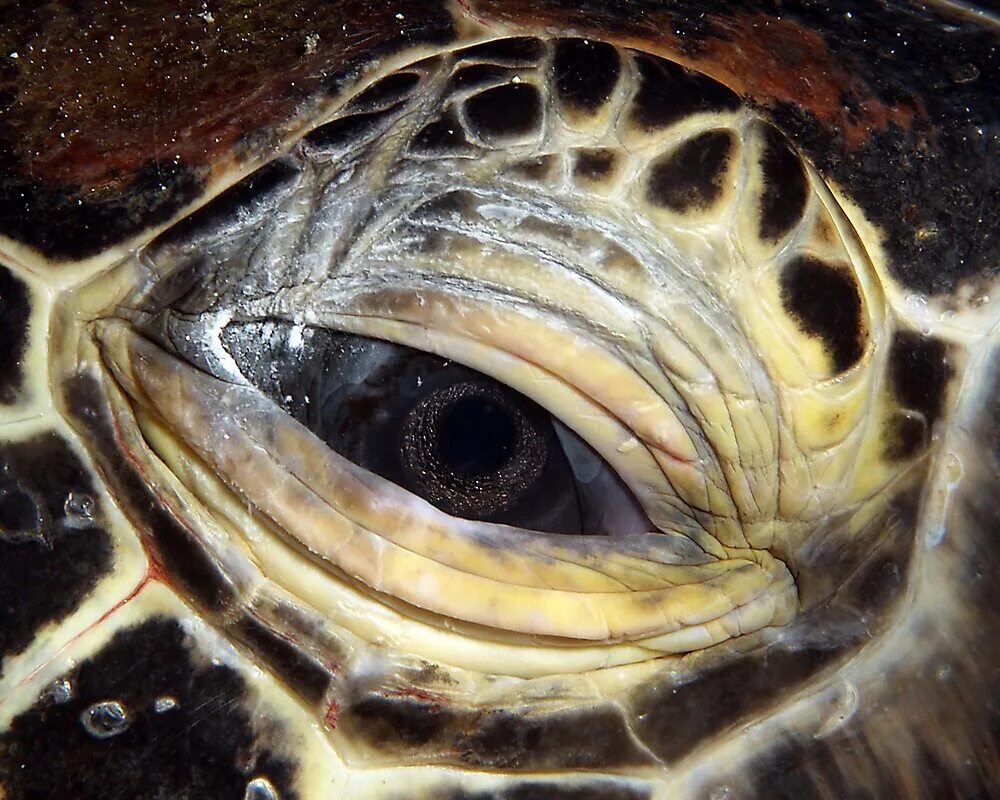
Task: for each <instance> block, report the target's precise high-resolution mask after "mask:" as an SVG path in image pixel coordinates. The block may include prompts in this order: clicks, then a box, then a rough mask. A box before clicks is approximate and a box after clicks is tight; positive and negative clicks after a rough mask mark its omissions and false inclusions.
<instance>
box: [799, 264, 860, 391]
mask: <svg viewBox="0 0 1000 800" xmlns="http://www.w3.org/2000/svg"><path fill="white" fill-rule="evenodd" d="M781 302H782V304H783V305H784V307H785V310H786V311H787V312H788V313H789V314H791V315H792V316H793V317H794V318H795V319H796V320H797V322H798V323H799V325H800V326H801V328H802V330H803V331H805V332H806V333H808V334H809V335H810V336H815V337H817V338H819V339H820V340H821V341H822V342H823V344H824V346H825V347H826V350H827V352H828V353H829V354H830V360H831V361H832V362H833V369H834V371H835V372H844V371H845V370H848V369H850V368H851V367H853V366H854V365H855V364H857V363H858V361H859V360H860V358H861V356H862V355H864V352H865V333H866V331H865V325H864V320H863V319H862V315H861V312H862V304H861V292H860V290H859V289H858V284H857V281H856V280H855V278H854V275H853V274H851V272H850V270H849V269H848V268H847V267H841V266H834V265H832V264H827V263H826V262H824V261H821V260H820V259H818V258H814V257H812V256H799V257H796V258H794V259H793V260H792V261H790V262H789V263H788V264H786V265H785V266H784V268H783V270H782V273H781Z"/></svg>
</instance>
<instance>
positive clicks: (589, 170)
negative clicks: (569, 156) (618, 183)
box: [573, 147, 617, 181]
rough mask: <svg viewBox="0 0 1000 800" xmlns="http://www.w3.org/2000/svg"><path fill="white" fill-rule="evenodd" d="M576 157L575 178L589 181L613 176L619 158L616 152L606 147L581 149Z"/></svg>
mask: <svg viewBox="0 0 1000 800" xmlns="http://www.w3.org/2000/svg"><path fill="white" fill-rule="evenodd" d="M574 156H575V157H574V159H573V177H574V178H576V179H577V180H580V179H583V180H589V181H597V180H601V179H602V178H607V177H608V176H609V175H611V173H612V172H613V171H614V168H615V161H616V158H617V156H616V154H615V151H614V150H609V149H607V148H604V147H587V148H580V149H579V150H577V151H576V152H575V153H574Z"/></svg>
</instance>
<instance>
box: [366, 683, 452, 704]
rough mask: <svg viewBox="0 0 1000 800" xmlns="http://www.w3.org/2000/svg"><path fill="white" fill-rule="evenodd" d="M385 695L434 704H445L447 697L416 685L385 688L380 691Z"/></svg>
mask: <svg viewBox="0 0 1000 800" xmlns="http://www.w3.org/2000/svg"><path fill="white" fill-rule="evenodd" d="M381 694H382V695H383V696H385V697H406V698H409V699H411V700H424V701H425V702H428V703H433V704H434V705H443V704H447V702H448V699H447V698H446V697H445V696H444V695H443V694H438V693H437V692H428V691H427V690H426V689H418V688H417V687H416V686H406V687H403V688H400V689H385V690H383V691H382V693H381Z"/></svg>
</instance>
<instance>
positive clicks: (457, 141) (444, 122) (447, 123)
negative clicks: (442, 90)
mask: <svg viewBox="0 0 1000 800" xmlns="http://www.w3.org/2000/svg"><path fill="white" fill-rule="evenodd" d="M410 150H411V151H412V152H414V153H416V154H418V155H428V156H463V155H469V154H471V153H474V152H475V148H474V147H473V146H472V143H471V142H469V139H468V137H467V136H466V135H465V128H464V127H463V126H462V123H461V122H460V121H459V119H458V116H457V115H456V114H455V110H454V109H453V108H450V107H449V108H448V110H447V111H445V112H444V113H443V114H442V115H441V117H440V119H436V120H434V121H433V122H428V123H427V124H426V125H424V127H423V128H421V129H420V130H419V131H417V134H416V136H414V137H413V141H412V142H411V143H410Z"/></svg>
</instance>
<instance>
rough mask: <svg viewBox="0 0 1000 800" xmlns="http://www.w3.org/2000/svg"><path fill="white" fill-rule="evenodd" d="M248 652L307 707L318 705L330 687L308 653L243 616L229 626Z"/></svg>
mask: <svg viewBox="0 0 1000 800" xmlns="http://www.w3.org/2000/svg"><path fill="white" fill-rule="evenodd" d="M229 629H230V631H231V632H232V634H233V635H234V636H235V637H236V638H237V639H239V640H240V641H242V642H243V643H244V644H246V646H247V648H248V649H249V650H250V652H251V653H252V654H253V655H254V656H256V657H257V658H259V659H261V660H263V661H264V662H266V664H267V665H268V666H269V667H270V668H271V671H272V672H273V673H274V674H275V675H276V676H277V677H278V678H280V679H281V680H283V681H284V682H285V683H287V684H288V685H289V686H290V687H292V689H293V690H295V691H296V692H297V693H298V694H299V696H300V697H301V698H302V699H303V700H305V701H306V702H307V703H310V704H311V705H318V704H319V703H320V701H321V700H322V699H323V696H324V695H325V694H326V691H327V689H328V688H329V687H330V680H331V677H330V673H329V671H328V670H326V669H325V668H324V667H323V665H322V664H320V663H319V661H317V660H316V659H315V658H314V657H313V656H312V655H311V654H310V653H309V652H308V651H306V650H305V649H304V648H301V647H299V646H297V645H296V643H295V642H293V641H290V640H288V639H285V638H283V637H281V636H280V635H279V634H277V633H276V632H274V631H273V630H271V629H270V628H269V627H267V625H265V624H264V623H263V622H261V621H260V620H259V619H257V618H256V617H254V616H253V615H251V614H249V613H247V614H244V615H243V616H241V617H240V619H239V620H238V621H237V622H234V623H232V624H231V625H230V626H229Z"/></svg>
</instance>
